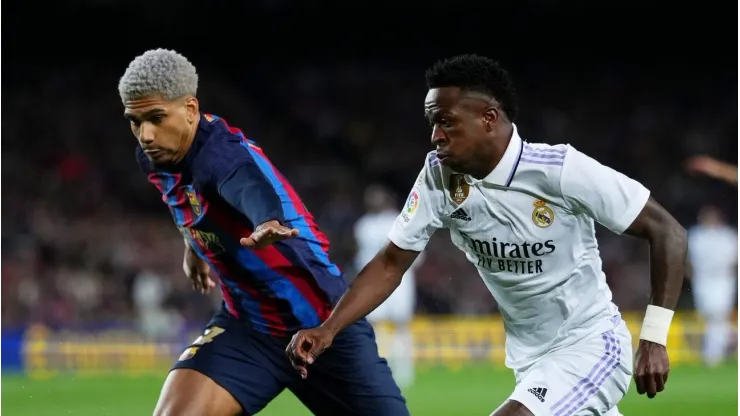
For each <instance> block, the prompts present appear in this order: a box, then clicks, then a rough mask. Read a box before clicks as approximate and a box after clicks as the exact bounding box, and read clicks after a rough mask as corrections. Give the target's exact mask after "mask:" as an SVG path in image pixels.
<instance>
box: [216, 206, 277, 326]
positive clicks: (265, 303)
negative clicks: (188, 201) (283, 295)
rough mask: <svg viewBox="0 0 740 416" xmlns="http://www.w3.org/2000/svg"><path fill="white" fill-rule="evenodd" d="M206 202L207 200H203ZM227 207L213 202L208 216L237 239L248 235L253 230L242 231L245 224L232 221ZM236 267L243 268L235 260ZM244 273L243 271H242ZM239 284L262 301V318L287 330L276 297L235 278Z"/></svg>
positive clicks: (271, 324) (253, 296)
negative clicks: (265, 294)
mask: <svg viewBox="0 0 740 416" xmlns="http://www.w3.org/2000/svg"><path fill="white" fill-rule="evenodd" d="M203 202H204V203H205V201H203ZM224 209H225V208H224V207H221V206H219V205H218V204H211V208H210V211H209V212H208V213H209V214H210V215H209V216H208V219H209V220H212V221H213V223H214V224H215V225H216V226H217V227H218V228H220V229H222V230H224V232H227V233H230V234H232V235H233V234H236V235H237V237H236V238H237V241H238V239H239V238H240V237H238V236H240V235H244V236H248V235H249V234H251V233H252V231H251V230H248V229H247V231H246V232H242V231H243V230H244V228H245V227H244V226H242V225H241V224H239V223H237V222H235V221H232V220H231V219H230V218H229V215H226V214H224V212H223V210H224ZM234 262H235V264H234V266H235V268H236V269H237V270H241V266H240V265H238V264H236V261H234ZM242 273H243V271H242ZM233 276H238V274H233ZM235 281H236V282H237V284H238V285H239V288H240V289H242V290H244V291H245V292H247V294H249V295H250V296H251V297H252V298H254V299H256V300H257V301H259V303H260V312H261V313H262V318H263V319H264V320H265V321H266V322H267V323H268V324H270V326H271V327H274V329H275V330H277V331H283V332H285V331H286V330H287V325H286V324H285V322H283V319H282V317H281V316H280V304H279V303H278V302H277V300H276V299H272V298H270V297H269V296H264V295H263V294H261V293H260V292H259V291H258V290H256V289H255V288H254V287H253V286H251V285H249V284H247V283H244V282H242V281H240V280H238V279H235Z"/></svg>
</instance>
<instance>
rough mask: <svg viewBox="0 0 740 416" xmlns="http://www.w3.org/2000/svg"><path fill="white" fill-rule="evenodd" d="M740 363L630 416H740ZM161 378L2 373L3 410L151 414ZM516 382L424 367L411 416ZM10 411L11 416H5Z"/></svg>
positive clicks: (487, 399)
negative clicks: (42, 378) (31, 376)
mask: <svg viewBox="0 0 740 416" xmlns="http://www.w3.org/2000/svg"><path fill="white" fill-rule="evenodd" d="M737 381H738V374H737V365H736V364H732V365H727V366H725V367H721V368H718V369H712V370H708V369H705V368H702V367H697V366H686V365H684V366H680V367H677V368H675V369H674V370H673V371H672V372H671V377H670V379H669V381H668V385H667V389H666V391H665V392H663V393H662V395H660V396H658V397H657V398H655V399H653V400H648V399H647V398H646V397H645V396H638V395H637V394H636V393H635V392H634V385H632V386H631V391H630V394H629V395H628V396H627V398H626V399H625V400H624V401H622V403H621V404H620V410H621V411H622V413H624V414H625V415H627V416H648V415H672V416H682V415H687V416H688V415H692V416H693V415H699V414H707V415H712V416H723V415H733V416H735V415H737V414H738V399H737V395H738V384H737ZM161 383H162V380H161V379H159V378H129V377H106V378H80V377H73V376H59V377H57V378H54V379H51V380H45V381H36V380H29V379H26V378H24V377H21V376H11V375H3V376H2V412H3V413H4V414H7V415H13V416H25V415H33V416H47V415H49V416H51V415H54V416H56V415H74V416H93V415H95V416H106V415H107V416H118V415H121V416H128V415H136V416H141V415H147V414H149V415H151V411H152V409H153V407H154V403H155V401H156V399H157V396H158V394H159V389H160V386H161ZM512 386H513V377H512V375H511V373H510V372H508V371H506V370H505V369H500V368H494V367H491V366H488V365H481V366H479V367H472V366H470V367H463V368H462V369H460V370H449V369H443V368H432V367H426V368H422V369H419V371H418V378H417V382H416V384H415V385H414V386H413V387H412V388H410V389H408V391H406V392H405V396H406V398H407V400H408V403H409V408H410V410H411V414H412V415H423V416H434V415H445V416H447V415H456V416H466V415H471V416H473V415H475V416H481V415H488V414H490V413H491V412H492V411H493V410H494V409H495V408H496V407H497V406H498V405H499V404H500V403H501V401H502V400H504V399H505V398H506V397H507V396H508V394H509V393H510V391H511V389H512ZM6 412H7V413H6ZM286 414H288V415H308V414H309V413H308V412H307V411H306V410H305V409H304V408H302V407H301V405H300V403H299V402H298V401H297V400H296V399H295V398H294V397H293V396H292V395H291V394H290V393H287V392H286V393H283V395H282V396H280V397H279V398H278V399H277V400H276V401H275V402H273V403H271V404H270V405H269V406H267V408H266V409H265V410H264V411H263V412H262V413H260V416H281V415H286Z"/></svg>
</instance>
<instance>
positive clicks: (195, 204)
mask: <svg viewBox="0 0 740 416" xmlns="http://www.w3.org/2000/svg"><path fill="white" fill-rule="evenodd" d="M185 195H187V196H188V202H190V208H192V209H193V214H195V216H196V217H199V216H200V214H202V213H203V209H202V208H201V206H200V201H198V196H197V195H195V192H193V191H191V190H189V189H188V190H186V191H185Z"/></svg>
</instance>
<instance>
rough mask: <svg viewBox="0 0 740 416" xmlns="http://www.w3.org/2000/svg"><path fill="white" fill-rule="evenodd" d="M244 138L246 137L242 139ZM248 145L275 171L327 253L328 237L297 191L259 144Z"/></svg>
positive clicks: (298, 211) (296, 207)
mask: <svg viewBox="0 0 740 416" xmlns="http://www.w3.org/2000/svg"><path fill="white" fill-rule="evenodd" d="M244 140H246V138H245V139H244ZM249 147H250V148H252V149H253V150H254V151H255V152H257V153H259V155H260V156H261V157H262V158H263V159H264V160H265V161H266V162H267V163H268V164H269V165H270V168H271V169H272V171H273V172H274V173H275V176H277V178H278V180H280V183H281V184H282V185H283V188H285V191H286V192H287V193H288V197H289V198H290V201H291V202H292V203H293V206H294V207H295V210H296V212H297V213H298V215H301V216H302V217H303V218H304V219H305V220H306V224H308V227H309V228H310V229H311V232H312V233H313V234H314V236H316V239H317V240H318V242H319V244H320V246H321V249H322V250H323V251H324V253H326V254H327V255H328V254H329V239H328V238H327V237H326V235H325V234H324V233H323V232H322V231H321V230H320V229H319V227H318V225H316V221H315V220H314V218H313V215H312V214H311V213H310V212H308V210H307V209H306V206H305V205H304V204H303V201H301V198H300V197H299V196H298V193H297V192H296V191H295V189H293V186H292V185H291V184H290V182H288V180H287V179H286V178H285V177H284V176H283V175H282V174H281V173H280V171H278V170H277V169H276V168H275V165H273V164H272V162H271V161H270V159H269V158H268V157H267V156H266V155H265V153H264V152H263V151H262V149H261V148H260V147H259V146H255V145H253V144H251V143H249Z"/></svg>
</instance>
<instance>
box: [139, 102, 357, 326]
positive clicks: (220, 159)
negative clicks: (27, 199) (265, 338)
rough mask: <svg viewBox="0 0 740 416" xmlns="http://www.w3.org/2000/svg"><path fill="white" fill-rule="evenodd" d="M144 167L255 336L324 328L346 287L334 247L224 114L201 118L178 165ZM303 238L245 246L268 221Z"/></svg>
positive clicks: (143, 161) (281, 178) (229, 306)
mask: <svg viewBox="0 0 740 416" xmlns="http://www.w3.org/2000/svg"><path fill="white" fill-rule="evenodd" d="M136 154H137V160H138V162H139V164H140V166H141V167H142V169H143V170H144V172H145V173H146V174H147V176H148V178H149V181H150V182H151V183H153V184H154V185H155V186H156V187H157V189H158V190H159V191H160V192H161V193H162V201H164V203H165V204H167V206H168V207H169V209H170V211H171V213H172V217H173V218H174V220H175V224H176V225H177V227H178V229H179V230H180V232H181V233H182V235H183V236H184V237H185V239H186V240H187V241H188V242H189V243H190V245H191V247H192V248H193V249H194V250H195V252H196V253H197V254H198V256H200V257H201V258H203V259H204V260H206V261H207V262H208V264H209V265H210V266H211V268H212V270H215V271H216V273H217V274H218V277H219V280H220V286H221V293H222V294H223V298H224V303H225V305H226V308H227V310H228V311H229V313H231V314H232V315H233V316H235V317H237V318H238V319H240V320H244V321H246V322H248V323H249V324H250V325H251V326H252V327H253V328H254V329H256V330H258V331H261V332H265V333H269V334H273V335H277V336H287V335H290V334H291V333H293V332H296V331H298V330H299V329H302V328H311V327H315V326H317V325H320V324H321V323H322V322H323V321H324V320H326V318H327V317H328V316H329V314H330V313H331V309H332V307H333V305H335V304H336V302H337V301H338V300H339V298H340V297H341V295H342V294H343V293H344V291H345V290H346V288H347V285H346V282H345V281H344V279H343V276H342V273H341V272H340V270H339V268H338V267H337V266H336V265H335V264H333V263H332V262H331V260H330V259H329V255H328V250H329V241H328V239H327V238H326V236H325V235H324V234H323V233H322V232H321V230H319V228H318V226H317V225H316V223H315V221H314V218H313V216H312V215H311V213H309V212H308V210H307V209H306V207H305V205H304V204H303V202H301V199H300V198H299V196H298V194H297V193H296V191H295V190H294V189H293V187H292V186H291V185H290V183H288V181H287V180H286V179H285V177H284V176H283V175H282V174H281V173H280V172H279V171H278V170H277V169H276V168H275V166H273V165H272V163H271V162H270V160H269V159H268V158H267V157H266V156H265V154H264V152H263V151H262V149H261V148H260V147H259V146H258V145H257V144H256V143H255V142H253V141H252V140H249V139H247V138H246V137H245V135H244V134H243V133H242V132H241V131H240V130H239V129H236V128H232V127H230V126H229V125H228V124H226V121H225V120H223V119H221V118H219V117H218V116H214V115H210V114H202V115H201V120H200V123H199V126H198V132H197V134H196V137H195V139H194V141H193V144H192V146H191V147H190V149H189V150H188V153H187V155H186V156H185V157H184V158H183V160H182V161H181V162H179V163H178V164H177V165H176V166H170V167H167V168H166V169H165V168H161V167H157V166H155V165H153V164H152V163H151V162H150V161H149V159H148V158H147V157H146V155H145V154H144V152H143V150H142V149H141V147H137V152H136ZM269 220H278V221H280V222H281V223H282V224H283V225H285V226H287V227H291V228H297V229H298V230H299V235H298V236H297V237H294V238H292V239H288V240H284V241H280V242H277V243H275V244H273V245H272V246H270V247H267V248H265V249H262V250H252V249H248V248H245V247H243V246H241V244H239V239H241V238H242V237H247V236H249V235H250V234H251V233H252V231H253V230H254V228H255V227H256V226H258V225H260V224H262V223H263V222H266V221H269Z"/></svg>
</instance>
